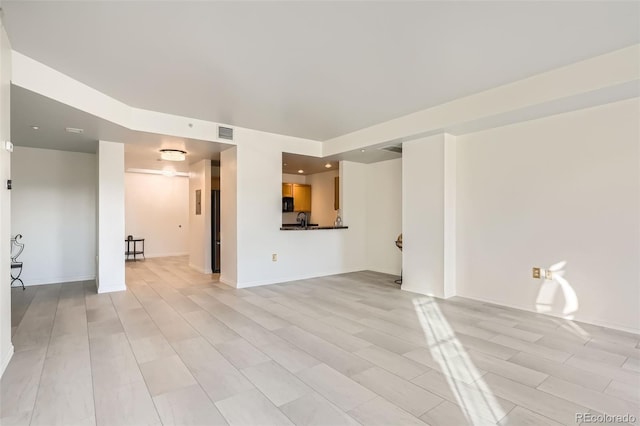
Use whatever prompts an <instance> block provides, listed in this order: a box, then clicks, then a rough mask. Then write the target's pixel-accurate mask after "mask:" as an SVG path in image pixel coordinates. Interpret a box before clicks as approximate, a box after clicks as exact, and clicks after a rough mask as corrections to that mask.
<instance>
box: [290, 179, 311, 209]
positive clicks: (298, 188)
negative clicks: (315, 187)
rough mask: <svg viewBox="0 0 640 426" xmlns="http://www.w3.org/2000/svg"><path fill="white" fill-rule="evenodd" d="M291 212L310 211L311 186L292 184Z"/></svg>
mask: <svg viewBox="0 0 640 426" xmlns="http://www.w3.org/2000/svg"><path fill="white" fill-rule="evenodd" d="M293 211H294V212H310V211H311V185H302V184H299V183H294V184H293Z"/></svg>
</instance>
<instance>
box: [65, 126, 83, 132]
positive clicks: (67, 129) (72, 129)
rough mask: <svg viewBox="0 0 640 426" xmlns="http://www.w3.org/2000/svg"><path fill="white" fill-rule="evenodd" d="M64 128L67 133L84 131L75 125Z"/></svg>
mask: <svg viewBox="0 0 640 426" xmlns="http://www.w3.org/2000/svg"><path fill="white" fill-rule="evenodd" d="M65 130H66V131H67V132H69V133H84V129H78V128H75V127H67V128H66V129H65Z"/></svg>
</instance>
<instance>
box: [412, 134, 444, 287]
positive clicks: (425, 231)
mask: <svg viewBox="0 0 640 426" xmlns="http://www.w3.org/2000/svg"><path fill="white" fill-rule="evenodd" d="M455 176H456V140H455V137H454V136H452V135H447V134H439V135H434V136H429V137H426V138H422V139H418V140H415V141H409V142H405V143H404V144H403V145H402V239H403V241H402V244H403V248H402V272H403V284H402V289H403V290H409V291H413V292H416V293H421V294H427V295H432V296H436V297H442V298H447V297H451V296H454V295H455V292H456V290H455V279H456V277H455V270H456V262H455V255H456V246H455V240H456V227H455V223H456V222H455V221H456V205H455V199H456V190H455V189H456V179H455Z"/></svg>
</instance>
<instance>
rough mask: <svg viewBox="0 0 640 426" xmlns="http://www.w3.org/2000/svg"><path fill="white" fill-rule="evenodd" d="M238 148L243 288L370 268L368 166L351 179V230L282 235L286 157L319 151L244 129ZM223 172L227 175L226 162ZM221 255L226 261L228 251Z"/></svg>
mask: <svg viewBox="0 0 640 426" xmlns="http://www.w3.org/2000/svg"><path fill="white" fill-rule="evenodd" d="M236 143H237V167H238V168H237V197H238V198H237V203H238V204H237V220H238V222H237V233H238V234H237V235H238V238H237V250H238V252H237V255H238V262H237V264H238V277H237V286H238V287H248V286H254V285H260V284H269V283H276V282H282V281H291V280H296V279H302V278H308V277H315V276H322V275H328V274H335V273H341V272H347V271H356V270H362V269H364V268H365V256H364V244H363V243H362V244H360V241H361V240H362V235H363V233H364V228H365V220H364V218H363V217H361V216H360V214H361V213H360V212H363V211H364V191H362V186H360V185H364V183H365V178H364V169H363V167H364V165H360V164H356V165H354V166H353V168H352V170H351V168H350V172H349V173H348V174H349V182H351V183H352V184H353V186H354V189H352V188H348V192H350V193H351V192H353V193H354V197H353V199H352V201H351V203H352V204H353V207H354V211H353V212H352V214H351V217H352V219H353V220H352V222H351V223H350V222H348V221H347V220H345V224H346V225H348V226H349V227H350V229H347V230H326V231H280V226H281V220H282V192H281V183H282V152H283V151H286V152H293V153H296V154H302V155H315V146H314V145H313V144H309V143H307V142H306V141H304V140H300V139H297V138H292V137H288V136H281V135H274V134H270V133H260V132H245V131H244V130H243V129H239V130H237V132H236ZM225 152H226V151H225ZM222 169H223V173H224V169H225V164H224V158H223V159H222ZM222 179H223V181H224V174H223V177H222ZM346 185H347V186H349V185H350V184H349V183H347V184H346ZM356 186H357V187H358V189H357V190H356V189H355V187H356ZM358 193H359V194H361V195H362V196H361V197H359V196H358ZM345 198H346V194H345ZM360 198H362V200H360ZM356 204H357V205H356ZM223 207H224V206H223ZM345 209H346V205H345ZM356 210H358V212H356ZM223 226H225V225H223ZM360 245H361V246H360ZM222 254H223V256H224V255H225V249H224V248H223V252H222ZM272 254H277V255H278V261H277V262H273V261H272V260H271V257H272ZM223 266H224V263H223ZM222 273H223V274H224V271H222Z"/></svg>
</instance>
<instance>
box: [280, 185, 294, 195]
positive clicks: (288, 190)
mask: <svg viewBox="0 0 640 426" xmlns="http://www.w3.org/2000/svg"><path fill="white" fill-rule="evenodd" d="M282 196H283V197H293V184H292V183H283V184H282Z"/></svg>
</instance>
